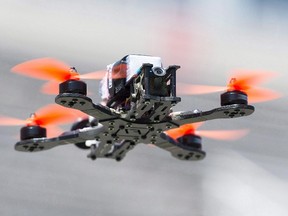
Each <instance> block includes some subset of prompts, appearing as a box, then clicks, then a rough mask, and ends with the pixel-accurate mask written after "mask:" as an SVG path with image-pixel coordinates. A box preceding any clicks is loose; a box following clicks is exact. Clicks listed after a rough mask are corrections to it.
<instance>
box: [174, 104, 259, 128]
mask: <svg viewBox="0 0 288 216" xmlns="http://www.w3.org/2000/svg"><path fill="white" fill-rule="evenodd" d="M253 112H254V107H253V106H251V105H243V104H232V105H226V106H222V107H219V108H216V109H212V110H209V111H198V110H196V111H194V112H192V111H187V112H173V113H171V114H170V117H171V120H172V122H174V123H176V124H178V125H183V124H190V123H195V122H202V121H207V120H213V119H225V118H238V117H243V116H248V115H251V114H252V113H253Z"/></svg>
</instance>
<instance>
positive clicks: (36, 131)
mask: <svg viewBox="0 0 288 216" xmlns="http://www.w3.org/2000/svg"><path fill="white" fill-rule="evenodd" d="M46 136H47V132H46V128H43V127H40V126H38V125H36V126H25V127H22V128H21V131H20V139H21V140H27V139H33V138H42V137H46Z"/></svg>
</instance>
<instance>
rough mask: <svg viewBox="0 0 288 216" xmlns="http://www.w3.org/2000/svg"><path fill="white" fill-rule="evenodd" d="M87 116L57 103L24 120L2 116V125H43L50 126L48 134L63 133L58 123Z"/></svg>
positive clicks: (0, 117)
mask: <svg viewBox="0 0 288 216" xmlns="http://www.w3.org/2000/svg"><path fill="white" fill-rule="evenodd" d="M84 117H87V115H85V114H84V113H82V112H80V111H78V110H73V109H69V108H65V107H61V106H59V105H57V104H51V105H47V106H45V107H43V108H41V109H39V110H37V111H36V113H35V114H32V115H31V117H30V118H28V119H26V120H23V119H17V118H13V117H6V116H0V126H37V125H38V126H43V127H46V128H48V130H50V131H48V135H49V134H50V135H51V134H52V135H55V134H58V135H59V133H61V131H62V130H61V129H60V128H58V127H57V126H55V125H57V124H66V123H70V122H73V121H75V120H76V119H77V118H84ZM52 124H55V125H52Z"/></svg>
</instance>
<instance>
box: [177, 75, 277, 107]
mask: <svg viewBox="0 0 288 216" xmlns="http://www.w3.org/2000/svg"><path fill="white" fill-rule="evenodd" d="M275 76H276V74H275V73H271V72H261V71H247V70H238V71H235V72H234V73H233V75H232V76H231V77H232V78H230V80H229V84H228V85H227V87H225V86H205V85H190V84H185V83H181V84H178V85H177V92H178V94H182V95H185V94H189V95H191V94H192V95H193V94H208V93H214V92H222V91H241V92H244V93H246V94H247V95H248V100H249V102H253V103H256V102H262V101H268V100H273V99H277V98H279V97H281V94H280V93H278V92H276V91H273V90H270V89H264V88H260V87H258V85H260V84H262V83H263V82H265V81H268V80H270V79H272V78H274V77H275Z"/></svg>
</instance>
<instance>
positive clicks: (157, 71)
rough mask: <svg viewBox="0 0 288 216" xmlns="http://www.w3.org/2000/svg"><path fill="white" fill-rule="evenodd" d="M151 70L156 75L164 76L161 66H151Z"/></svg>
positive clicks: (164, 72)
mask: <svg viewBox="0 0 288 216" xmlns="http://www.w3.org/2000/svg"><path fill="white" fill-rule="evenodd" d="M152 72H153V73H154V74H155V75H156V76H161V77H162V76H165V75H166V71H165V70H164V69H163V68H161V67H153V68H152Z"/></svg>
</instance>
